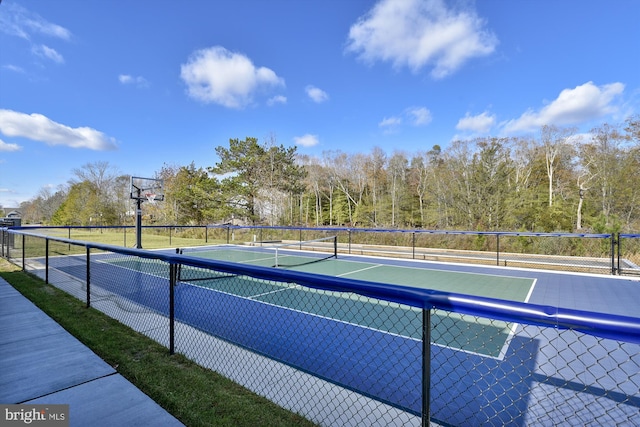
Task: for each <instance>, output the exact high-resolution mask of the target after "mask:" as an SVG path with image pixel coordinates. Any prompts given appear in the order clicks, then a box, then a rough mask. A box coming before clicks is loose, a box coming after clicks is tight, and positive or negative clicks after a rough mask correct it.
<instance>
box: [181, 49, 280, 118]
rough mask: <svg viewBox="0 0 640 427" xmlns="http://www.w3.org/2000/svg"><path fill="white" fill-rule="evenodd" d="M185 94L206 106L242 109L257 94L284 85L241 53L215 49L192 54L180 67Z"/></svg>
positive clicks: (267, 69) (272, 74) (267, 70)
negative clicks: (218, 105) (185, 86)
mask: <svg viewBox="0 0 640 427" xmlns="http://www.w3.org/2000/svg"><path fill="white" fill-rule="evenodd" d="M180 77H181V78H182V80H183V81H184V82H185V83H186V85H187V94H188V95H189V96H190V97H191V98H193V99H196V100H199V101H202V102H205V103H215V104H220V105H223V106H225V107H228V108H243V107H245V106H246V105H248V104H250V103H251V102H252V101H253V97H254V95H255V93H256V92H258V91H260V90H267V89H270V88H272V87H281V86H284V79H282V78H280V77H278V76H277V75H276V73H275V72H273V71H272V70H270V69H269V68H265V67H256V66H254V65H253V63H252V62H251V60H250V59H249V58H247V57H246V56H245V55H242V54H240V53H235V52H230V51H228V50H227V49H225V48H224V47H222V46H214V47H210V48H208V49H202V50H198V51H196V52H194V53H193V54H191V56H190V57H189V59H188V61H187V63H186V64H182V65H181V71H180Z"/></svg>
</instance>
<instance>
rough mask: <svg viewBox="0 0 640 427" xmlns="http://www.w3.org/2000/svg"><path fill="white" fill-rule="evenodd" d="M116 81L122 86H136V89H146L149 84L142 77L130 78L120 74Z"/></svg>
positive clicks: (127, 75)
mask: <svg viewBox="0 0 640 427" xmlns="http://www.w3.org/2000/svg"><path fill="white" fill-rule="evenodd" d="M118 81H120V83H122V84H123V85H136V86H137V87H148V86H149V82H148V81H147V79H145V78H144V77H142V76H137V77H134V76H131V75H129V74H120V75H119V76H118Z"/></svg>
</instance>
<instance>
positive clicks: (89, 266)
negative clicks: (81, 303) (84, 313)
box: [87, 246, 91, 308]
mask: <svg viewBox="0 0 640 427" xmlns="http://www.w3.org/2000/svg"><path fill="white" fill-rule="evenodd" d="M89 307H91V248H90V247H89V246H87V308H89Z"/></svg>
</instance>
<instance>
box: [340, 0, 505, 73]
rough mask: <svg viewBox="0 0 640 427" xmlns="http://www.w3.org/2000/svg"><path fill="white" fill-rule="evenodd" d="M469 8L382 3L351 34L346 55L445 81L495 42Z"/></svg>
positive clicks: (394, 0) (412, 1)
mask: <svg viewBox="0 0 640 427" xmlns="http://www.w3.org/2000/svg"><path fill="white" fill-rule="evenodd" d="M484 26H485V23H484V21H483V20H482V19H481V18H479V17H478V16H477V15H476V13H475V11H473V10H462V9H453V8H447V6H446V5H445V3H444V1H443V0H432V1H423V0H381V1H380V2H378V3H377V4H376V5H375V6H374V7H373V9H371V10H370V11H369V12H368V13H367V14H366V15H364V16H363V17H361V18H360V19H359V20H358V21H357V22H356V23H355V24H353V25H352V26H351V28H350V30H349V39H348V44H347V51H349V52H354V53H356V54H357V55H358V57H359V58H360V59H361V60H363V61H365V62H368V63H373V62H376V61H385V62H391V63H392V64H393V66H394V67H396V68H402V67H408V68H409V69H411V70H412V71H413V72H418V71H420V70H421V69H422V68H424V67H429V68H431V75H432V77H434V78H443V77H445V76H447V75H449V74H451V73H453V72H455V71H456V70H457V69H459V68H460V67H461V66H462V65H463V64H464V63H465V62H467V61H468V60H470V59H471V58H474V57H479V56H486V55H489V54H491V53H492V52H493V51H494V50H495V47H496V45H497V44H498V41H497V38H496V37H495V36H494V35H493V33H491V32H490V31H488V30H486V29H485V28H484Z"/></svg>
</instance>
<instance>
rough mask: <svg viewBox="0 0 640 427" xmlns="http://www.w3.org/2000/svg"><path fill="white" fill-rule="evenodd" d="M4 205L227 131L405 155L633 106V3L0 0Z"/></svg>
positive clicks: (196, 145)
mask: <svg viewBox="0 0 640 427" xmlns="http://www.w3.org/2000/svg"><path fill="white" fill-rule="evenodd" d="M1 1H2V2H1V3H0V206H4V207H14V206H17V205H19V203H20V202H22V201H26V200H29V199H31V198H33V197H35V196H36V195H37V194H38V192H39V191H40V190H41V189H43V188H51V189H53V190H55V188H57V187H58V186H59V185H62V184H65V183H66V182H68V180H69V179H70V178H72V177H73V170H74V169H77V168H81V167H82V166H83V165H85V164H87V163H93V162H97V161H108V162H109V164H110V165H111V166H113V167H114V168H115V169H117V171H118V172H120V173H122V174H127V175H136V176H153V174H154V173H155V172H156V171H159V170H160V168H161V167H162V166H163V165H164V164H168V165H178V166H182V165H189V164H190V163H192V162H194V163H195V165H196V166H198V167H207V166H213V165H214V164H215V163H216V162H217V160H218V159H217V157H216V154H215V151H214V148H215V147H216V146H219V145H227V144H228V141H229V139H230V138H240V139H244V138H245V137H248V136H249V137H256V138H258V139H259V140H260V141H265V140H267V139H271V138H274V139H275V141H276V142H277V143H278V144H283V145H285V146H293V145H296V146H297V151H298V152H299V153H301V154H308V155H312V156H322V153H323V152H324V151H331V150H342V151H344V152H363V153H368V152H370V150H371V149H372V148H373V147H380V148H382V149H383V150H384V151H385V152H386V153H387V154H392V153H393V152H394V150H402V151H404V152H406V153H407V154H409V155H410V154H413V153H416V152H418V151H421V150H429V149H430V148H431V147H432V146H433V145H435V144H439V145H441V146H443V147H446V146H447V144H448V143H450V142H451V141H452V140H454V139H464V138H473V137H481V136H488V135H491V136H512V135H526V134H534V135H535V134H536V133H537V132H538V131H539V128H540V127H541V126H542V125H544V124H550V125H558V126H575V127H577V128H578V129H579V131H580V132H588V131H589V130H590V129H591V128H592V127H594V126H597V125H599V124H602V123H604V122H607V123H610V124H614V123H621V122H622V121H623V120H624V119H625V118H626V117H627V116H629V115H631V114H638V113H639V112H640V52H639V50H640V48H639V46H640V44H639V43H640V25H638V20H639V19H640V2H639V1H637V0H613V1H609V2H605V1H595V0H563V1H552V0H542V1H525V0H522V1H518V0H512V1H501V0H484V1H473V0H459V1H448V0H429V1H427V0H380V1H374V0H368V1H365V0H216V1H209V0H188V1H187V0H185V1H175V0H174V1H168V0H109V1H106V0H55V1H52V0H1Z"/></svg>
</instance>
